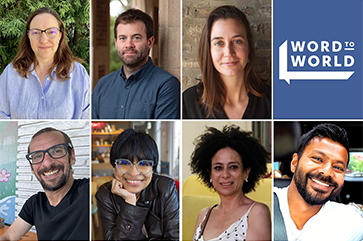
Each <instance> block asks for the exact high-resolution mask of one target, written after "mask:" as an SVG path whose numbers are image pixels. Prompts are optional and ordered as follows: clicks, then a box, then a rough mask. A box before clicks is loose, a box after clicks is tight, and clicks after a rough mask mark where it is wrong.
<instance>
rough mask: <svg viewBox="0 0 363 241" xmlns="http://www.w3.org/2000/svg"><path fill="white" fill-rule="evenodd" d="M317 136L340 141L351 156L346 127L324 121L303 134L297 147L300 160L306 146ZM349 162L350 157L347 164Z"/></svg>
mask: <svg viewBox="0 0 363 241" xmlns="http://www.w3.org/2000/svg"><path fill="white" fill-rule="evenodd" d="M316 137H317V138H319V139H322V138H324V137H327V138H329V139H331V140H333V141H335V142H338V143H340V144H341V145H343V146H344V147H345V149H346V150H347V152H348V156H349V140H348V135H347V132H346V131H345V129H344V128H341V127H339V126H337V125H335V124H331V123H324V124H319V125H317V126H315V127H314V128H313V129H311V130H310V131H309V132H307V133H305V134H304V135H302V136H301V138H300V141H299V147H298V149H297V155H298V157H299V158H298V160H300V157H301V156H302V154H303V153H304V151H305V148H306V146H307V145H309V143H310V141H311V140H312V139H314V138H316ZM348 164H349V158H348V163H347V165H348Z"/></svg>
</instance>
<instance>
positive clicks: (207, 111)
mask: <svg viewBox="0 0 363 241" xmlns="http://www.w3.org/2000/svg"><path fill="white" fill-rule="evenodd" d="M255 62H256V56H255V48H254V43H253V39H252V32H251V28H250V23H249V21H248V19H247V18H246V16H245V15H244V14H243V12H242V11H241V10H239V9H238V8H237V7H234V6H220V7H218V8H216V9H214V10H213V11H212V12H211V13H210V14H209V16H208V19H207V22H206V23H205V25H204V27H203V30H202V33H201V37H200V41H199V48H198V64H199V67H200V69H201V74H202V81H201V82H200V83H199V84H198V85H195V86H192V87H191V88H189V89H187V90H186V91H184V93H183V119H269V118H271V104H270V95H271V88H270V87H268V86H267V85H266V84H265V82H264V81H262V80H261V79H260V78H259V77H258V76H257V74H256V72H255V70H254V66H255Z"/></svg>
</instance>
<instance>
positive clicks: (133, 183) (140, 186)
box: [113, 158, 153, 196]
mask: <svg viewBox="0 0 363 241" xmlns="http://www.w3.org/2000/svg"><path fill="white" fill-rule="evenodd" d="M133 161H134V162H133V165H132V169H131V171H130V172H129V173H127V174H122V173H121V172H119V171H118V170H117V168H116V167H114V168H113V173H114V175H115V178H116V179H117V180H118V181H120V182H121V183H122V185H123V188H125V189H126V190H127V191H129V192H131V193H134V194H136V196H139V195H140V193H141V191H142V190H144V189H145V188H146V187H147V186H148V185H149V184H150V182H151V178H152V175H153V170H151V172H149V173H148V174H145V175H143V174H140V173H139V172H138V171H137V168H136V164H137V162H138V161H139V160H137V159H136V158H135V159H134V160H133Z"/></svg>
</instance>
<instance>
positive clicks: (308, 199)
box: [274, 124, 363, 241]
mask: <svg viewBox="0 0 363 241" xmlns="http://www.w3.org/2000/svg"><path fill="white" fill-rule="evenodd" d="M348 162H349V142H348V138H347V133H346V131H345V130H344V129H343V128H340V127H338V126H336V125H334V124H320V125H317V126H315V127H314V128H313V129H312V130H311V131H309V132H308V133H306V134H304V135H303V136H302V137H301V138H300V143H299V147H298V150H297V153H295V154H294V155H293V159H292V161H291V171H292V172H293V173H294V176H293V178H292V181H291V184H290V186H288V187H286V188H281V189H280V188H276V187H275V188H274V197H275V199H274V202H275V203H274V240H308V241H311V240H363V218H362V217H361V216H360V215H359V213H358V210H355V209H354V208H353V207H352V206H348V205H344V204H341V203H337V202H334V200H335V198H336V197H337V196H338V194H339V193H340V191H341V190H342V188H343V184H344V174H345V170H346V168H347V166H348ZM285 231H286V232H285Z"/></svg>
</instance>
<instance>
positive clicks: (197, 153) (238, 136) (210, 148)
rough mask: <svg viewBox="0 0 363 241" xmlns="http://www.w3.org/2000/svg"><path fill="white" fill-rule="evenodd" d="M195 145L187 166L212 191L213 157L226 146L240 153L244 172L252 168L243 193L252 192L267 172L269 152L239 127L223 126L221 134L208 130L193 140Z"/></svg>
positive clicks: (208, 128)
mask: <svg viewBox="0 0 363 241" xmlns="http://www.w3.org/2000/svg"><path fill="white" fill-rule="evenodd" d="M195 145H196V146H195V149H194V152H193V154H192V156H191V159H192V160H191V162H190V164H189V165H190V167H191V169H192V173H193V174H197V175H198V176H199V178H200V179H201V180H202V181H203V182H204V184H205V185H207V186H208V187H209V188H213V185H212V183H210V174H211V166H212V157H213V156H214V155H215V154H216V153H217V152H218V151H219V150H220V149H222V148H225V147H230V148H232V149H233V150H235V151H236V152H237V153H238V154H239V156H240V158H241V161H242V166H243V170H246V169H248V168H251V171H250V173H249V176H248V182H245V183H244V184H243V187H242V191H243V193H245V194H246V193H249V192H250V191H253V190H255V187H256V184H257V183H258V182H259V180H260V179H261V178H262V177H263V175H264V174H265V173H266V171H267V167H266V162H267V161H268V160H269V154H268V152H267V151H266V150H265V148H264V147H263V146H262V145H261V144H260V143H259V141H258V140H257V139H256V138H254V137H252V133H251V132H246V131H243V130H240V127H239V126H235V125H231V126H224V127H223V130H222V131H219V130H217V129H216V128H214V127H207V130H206V132H205V133H204V134H202V135H200V136H199V137H198V138H197V139H196V142H195Z"/></svg>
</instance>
